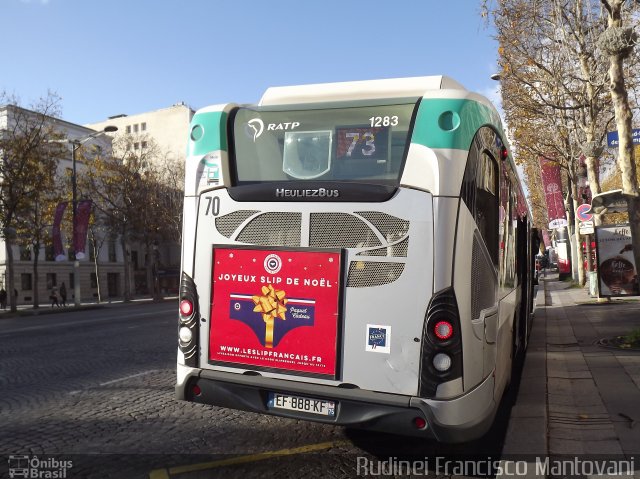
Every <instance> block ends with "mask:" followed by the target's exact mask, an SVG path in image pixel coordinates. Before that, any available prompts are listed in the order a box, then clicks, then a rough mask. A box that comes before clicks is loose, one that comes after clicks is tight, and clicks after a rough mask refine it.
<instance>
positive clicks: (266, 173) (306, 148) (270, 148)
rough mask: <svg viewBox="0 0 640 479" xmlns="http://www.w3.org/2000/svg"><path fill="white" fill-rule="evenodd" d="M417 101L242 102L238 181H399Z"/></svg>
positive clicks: (236, 141) (236, 138)
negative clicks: (285, 105) (286, 105)
mask: <svg viewBox="0 0 640 479" xmlns="http://www.w3.org/2000/svg"><path fill="white" fill-rule="evenodd" d="M416 102H417V100H414V101H412V102H411V103H408V102H407V103H400V104H397V103H394V104H391V103H388V104H382V105H377V106H370V105H369V106H347V107H340V108H337V107H336V108H328V107H315V106H314V107H309V108H304V109H303V108H302V107H300V108H296V107H293V108H292V109H290V110H286V111H284V110H280V109H275V108H273V107H251V108H239V109H238V110H237V112H236V114H235V117H234V118H233V125H232V138H233V145H234V150H233V151H234V153H235V154H234V158H233V160H232V162H233V168H234V170H235V171H234V173H235V184H236V185H246V184H253V183H264V182H270V181H277V182H282V181H295V182H300V181H348V182H361V183H369V184H382V185H397V184H398V183H399V179H400V175H401V173H402V171H401V170H402V164H403V159H404V155H405V150H406V146H407V141H408V136H409V130H410V125H411V120H412V116H413V112H414V108H415V106H416Z"/></svg>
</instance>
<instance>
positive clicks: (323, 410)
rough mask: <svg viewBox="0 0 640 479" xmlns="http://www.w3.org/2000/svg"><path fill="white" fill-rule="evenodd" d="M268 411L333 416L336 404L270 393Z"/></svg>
mask: <svg viewBox="0 0 640 479" xmlns="http://www.w3.org/2000/svg"><path fill="white" fill-rule="evenodd" d="M269 409H286V410H288V411H302V412H307V413H310V414H318V415H319V416H331V417H333V416H335V415H336V403H335V402H334V401H325V400H323V399H313V398H305V397H299V396H289V395H287V394H278V393H271V394H270V395H269Z"/></svg>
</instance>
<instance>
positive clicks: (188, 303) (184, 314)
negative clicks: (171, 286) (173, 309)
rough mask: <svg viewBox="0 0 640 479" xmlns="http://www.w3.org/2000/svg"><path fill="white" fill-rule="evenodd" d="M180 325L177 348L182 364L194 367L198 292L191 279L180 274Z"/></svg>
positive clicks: (198, 319)
mask: <svg viewBox="0 0 640 479" xmlns="http://www.w3.org/2000/svg"><path fill="white" fill-rule="evenodd" d="M179 317H180V324H179V325H178V338H179V340H178V346H179V347H180V351H182V354H183V355H184V364H185V365H186V366H192V367H195V366H197V365H198V322H199V321H200V312H199V310H198V292H197V290H196V284H195V283H194V281H193V279H191V277H190V276H189V275H188V274H186V273H184V272H183V273H182V281H181V282H180V305H179Z"/></svg>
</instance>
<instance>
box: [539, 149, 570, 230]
mask: <svg viewBox="0 0 640 479" xmlns="http://www.w3.org/2000/svg"><path fill="white" fill-rule="evenodd" d="M540 170H541V176H542V187H543V188H544V198H545V201H546V203H547V215H548V217H549V228H550V229H557V228H562V227H564V226H567V216H566V213H565V211H564V198H563V197H562V177H561V176H560V165H558V163H556V162H554V161H549V160H546V159H544V158H540Z"/></svg>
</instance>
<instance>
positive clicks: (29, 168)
mask: <svg viewBox="0 0 640 479" xmlns="http://www.w3.org/2000/svg"><path fill="white" fill-rule="evenodd" d="M0 102H1V103H3V104H7V105H6V106H5V107H3V108H2V110H3V113H4V123H5V128H4V129H3V130H2V131H1V133H0V153H1V155H2V158H1V161H0V225H1V226H2V234H3V235H4V238H5V240H7V285H6V287H7V292H8V296H9V298H10V305H11V311H15V310H16V298H15V295H14V294H13V292H14V290H16V287H15V282H14V277H13V276H14V273H13V250H12V247H11V242H12V241H13V240H14V239H17V236H16V233H17V232H18V230H20V228H21V226H24V223H23V224H21V223H20V216H21V215H23V214H25V212H35V211H37V210H39V209H40V208H42V204H41V203H40V201H39V199H40V198H41V196H40V195H41V193H42V192H43V188H44V182H46V181H48V180H47V177H50V176H53V175H52V172H53V171H55V165H56V160H55V158H54V157H53V155H51V144H50V142H49V140H50V139H51V138H52V137H53V135H54V134H53V129H52V124H51V118H52V117H56V116H58V115H59V113H60V98H59V97H58V96H57V95H56V94H55V93H52V92H48V94H47V95H46V96H45V97H43V98H41V99H40V100H39V101H38V102H37V103H36V104H34V105H33V106H32V107H31V108H30V110H27V109H24V108H21V107H20V106H18V104H19V102H18V100H17V99H16V98H15V97H8V96H7V95H5V94H2V95H0ZM40 211H41V210H40ZM40 214H41V213H35V214H34V217H36V216H39V215H40ZM36 255H37V253H36ZM36 264H37V263H36Z"/></svg>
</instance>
